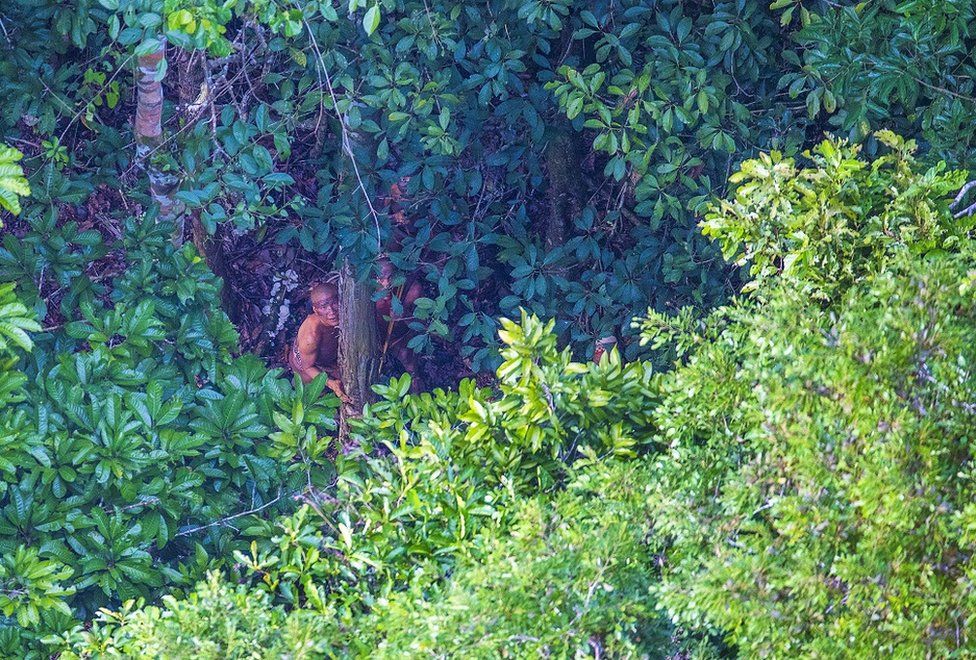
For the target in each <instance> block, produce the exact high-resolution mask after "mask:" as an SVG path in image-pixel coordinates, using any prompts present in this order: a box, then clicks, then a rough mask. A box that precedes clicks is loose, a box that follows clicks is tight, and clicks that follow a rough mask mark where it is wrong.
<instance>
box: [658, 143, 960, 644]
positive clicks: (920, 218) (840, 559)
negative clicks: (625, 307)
mask: <svg viewBox="0 0 976 660" xmlns="http://www.w3.org/2000/svg"><path fill="white" fill-rule="evenodd" d="M882 138H883V139H885V140H886V141H892V140H891V139H890V137H888V138H886V137H885V136H882ZM894 144H895V146H896V150H895V151H894V152H893V153H892V154H891V155H889V156H886V157H882V158H879V159H877V160H875V161H874V162H873V163H870V164H868V163H864V162H860V161H858V160H857V159H856V151H855V150H854V149H851V148H849V147H843V146H838V145H836V144H833V145H831V144H825V145H822V146H821V147H820V149H819V150H818V152H819V155H818V156H817V157H816V158H815V160H814V163H817V164H819V168H817V169H815V170H813V169H810V170H806V169H804V170H793V171H792V172H791V174H790V175H789V178H788V179H786V180H785V181H782V183H784V184H785V185H779V183H780V182H778V181H777V179H776V177H775V176H769V172H768V170H767V173H766V175H765V176H756V175H757V174H760V173H762V172H763V169H762V168H764V167H768V166H769V164H770V161H769V160H768V159H765V158H764V159H763V160H761V161H758V162H754V163H751V164H750V165H749V166H748V167H746V168H744V169H743V174H744V175H746V176H745V177H744V179H743V186H742V187H741V188H740V189H739V191H738V193H737V195H736V200H735V202H734V203H730V204H723V205H722V206H721V207H720V208H718V209H716V211H715V213H714V214H713V216H712V218H711V220H710V221H709V225H708V226H709V227H710V228H711V230H712V231H713V232H714V233H716V234H717V235H718V236H719V237H720V238H722V239H723V240H724V239H726V238H729V239H732V240H730V244H731V243H732V242H734V239H735V238H736V237H737V236H740V235H742V234H745V235H746V236H747V239H746V245H747V248H746V249H747V250H748V251H749V252H750V253H751V254H754V255H757V259H756V261H755V262H754V265H755V267H756V268H757V269H758V270H759V272H760V274H761V275H764V276H767V277H763V278H760V279H759V280H757V283H758V284H759V286H760V287H761V288H760V289H759V291H758V293H761V295H759V296H757V297H756V298H754V299H753V300H752V301H747V302H744V303H742V304H739V305H735V306H733V307H731V308H729V309H727V310H721V311H719V312H716V313H715V314H713V315H712V317H710V318H709V319H708V320H707V322H706V323H705V330H704V331H703V332H701V336H700V338H699V340H700V341H699V346H698V347H697V348H696V349H694V350H692V351H690V352H689V354H688V355H687V357H686V364H684V365H683V366H682V367H681V368H679V369H677V370H676V371H675V372H673V373H672V374H670V375H669V376H667V377H666V378H665V379H664V381H663V382H662V383H661V389H662V393H663V400H662V402H661V405H660V406H659V407H658V408H657V415H656V420H657V422H658V424H659V426H660V428H661V429H662V432H663V434H664V438H666V440H667V442H668V451H667V452H666V454H665V456H666V459H663V460H665V461H666V463H667V465H666V466H665V467H662V470H661V475H662V479H661V480H660V481H659V504H658V508H657V509H656V512H655V520H656V521H657V531H658V533H659V534H661V535H662V537H663V538H666V539H668V541H669V544H670V549H669V552H668V556H669V561H668V564H667V565H666V570H665V571H664V576H663V584H662V586H661V588H660V589H659V593H660V594H661V596H662V599H663V602H664V603H665V604H666V605H667V606H668V608H669V611H670V612H671V613H672V616H674V618H675V620H676V621H679V622H681V623H683V624H684V625H692V626H698V625H703V624H705V625H711V626H714V627H715V628H716V629H719V630H722V631H724V632H725V633H726V634H727V635H728V638H729V640H730V641H731V642H733V643H735V644H736V645H737V646H738V648H739V649H740V651H742V652H744V653H746V654H749V655H753V654H755V655H770V656H776V657H780V656H803V657H808V656H831V657H837V656H841V655H847V654H851V655H853V656H857V657H861V656H874V655H879V654H894V655H895V656H899V657H901V656H905V657H911V656H916V655H921V654H922V652H923V649H925V653H926V654H932V655H934V656H945V655H948V654H949V653H951V652H954V651H958V650H960V649H964V648H971V644H972V643H973V642H972V640H970V638H969V635H968V633H967V632H966V630H967V628H968V626H969V625H970V622H971V620H972V617H973V616H974V612H976V610H974V609H973V603H974V601H973V600H972V599H973V586H972V583H971V575H972V570H973V566H972V560H971V557H972V551H973V545H972V538H971V535H970V532H969V531H967V530H969V529H970V528H971V527H972V522H971V520H970V517H971V514H972V506H971V500H972V497H973V488H972V483H971V478H970V476H969V473H970V471H971V469H972V465H971V464H972V460H973V458H972V455H971V451H970V442H971V436H972V429H973V423H974V417H973V415H974V412H976V409H974V407H973V395H974V394H976V373H974V372H973V364H974V360H976V352H974V347H976V341H974V340H976V335H974V328H976V325H974V323H973V321H974V318H973V313H974V309H976V308H974V306H973V301H974V298H973V293H974V291H973V284H974V281H973V276H974V273H976V271H974V270H973V265H974V262H973V244H972V242H971V240H970V239H968V238H964V236H965V232H966V230H967V229H968V227H969V226H970V224H971V223H970V222H969V221H968V220H956V221H954V220H953V218H952V216H951V215H950V213H949V210H948V208H947V200H946V193H947V192H949V191H951V190H954V189H955V188H954V186H953V185H951V184H952V182H953V181H955V182H956V183H958V182H959V179H958V177H957V176H955V175H954V174H948V175H946V174H941V173H940V170H941V167H935V168H932V169H931V170H928V171H925V172H922V173H917V174H912V169H913V163H912V160H911V157H910V152H909V151H908V150H907V149H905V147H904V145H902V144H901V143H900V142H895V143H894ZM779 165H780V166H785V167H784V170H785V169H792V166H788V165H787V164H785V163H780V164H779ZM749 174H752V175H753V177H749V176H748V175H749ZM800 187H802V190H803V192H804V202H801V203H799V204H796V203H794V204H790V203H788V202H789V200H790V199H791V198H792V197H793V195H794V194H795V192H794V191H796V190H797V189H798V188H800ZM955 187H958V186H955ZM845 191H851V193H849V194H845ZM853 191H857V192H856V195H854V194H853ZM780 195H782V197H780ZM771 200H778V201H771ZM807 200H809V201H808V202H807ZM794 201H796V200H794ZM851 201H853V202H854V203H853V204H851ZM807 203H809V204H810V206H807ZM754 204H761V206H760V207H759V208H761V209H763V210H765V212H762V213H746V211H747V210H750V209H752V208H755V207H754V206H753V205H754ZM815 219H816V220H817V221H818V222H816V223H815V222H813V220H815ZM750 220H751V222H750ZM815 228H816V229H817V231H814V229H815ZM804 229H805V231H804ZM801 232H802V234H801ZM771 237H772V238H771ZM777 238H778V239H779V241H778V242H777V240H776V239H777ZM773 264H778V265H779V266H780V269H779V272H778V273H777V274H776V275H775V276H774V277H768V276H769V275H770V272H769V271H770V270H772V268H771V266H772V265H773ZM825 298H826V300H827V301H829V302H825V300H824V299H825ZM757 300H758V301H761V304H757V303H756V301H757ZM686 343H689V344H691V343H693V342H686Z"/></svg>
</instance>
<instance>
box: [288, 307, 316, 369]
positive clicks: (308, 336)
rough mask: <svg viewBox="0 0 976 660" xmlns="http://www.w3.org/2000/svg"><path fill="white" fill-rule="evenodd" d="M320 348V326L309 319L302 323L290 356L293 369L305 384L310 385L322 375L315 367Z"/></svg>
mask: <svg viewBox="0 0 976 660" xmlns="http://www.w3.org/2000/svg"><path fill="white" fill-rule="evenodd" d="M318 346H319V324H318V322H317V321H316V320H315V319H314V318H312V317H309V318H307V319H305V320H304V321H302V325H301V327H300V328H299V329H298V337H296V338H295V343H294V345H293V346H292V348H291V352H290V354H289V356H288V357H289V363H290V364H291V368H292V369H293V370H294V371H295V373H297V374H298V375H299V377H300V378H301V379H302V382H303V383H310V382H312V379H313V378H315V377H316V376H318V375H319V374H320V373H322V370H321V369H319V368H318V367H317V366H315V361H316V359H317V357H318V355H317V352H318Z"/></svg>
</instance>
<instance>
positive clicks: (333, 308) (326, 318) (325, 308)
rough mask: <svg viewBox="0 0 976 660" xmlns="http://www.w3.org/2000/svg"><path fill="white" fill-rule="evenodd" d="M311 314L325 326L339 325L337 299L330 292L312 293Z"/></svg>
mask: <svg viewBox="0 0 976 660" xmlns="http://www.w3.org/2000/svg"><path fill="white" fill-rule="evenodd" d="M312 312H313V313H314V314H315V315H316V316H317V317H318V318H319V320H321V321H322V322H323V323H325V324H326V325H333V326H334V325H339V297H338V296H336V294H335V293H333V292H331V291H316V292H314V293H313V294H312Z"/></svg>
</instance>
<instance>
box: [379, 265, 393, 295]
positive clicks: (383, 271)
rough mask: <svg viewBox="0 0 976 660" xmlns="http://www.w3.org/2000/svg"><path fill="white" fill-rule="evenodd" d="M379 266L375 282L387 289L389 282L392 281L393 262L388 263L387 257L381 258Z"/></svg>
mask: <svg viewBox="0 0 976 660" xmlns="http://www.w3.org/2000/svg"><path fill="white" fill-rule="evenodd" d="M379 267H380V268H379V270H380V272H379V275H377V277H376V282H377V284H379V285H380V288H381V289H389V288H390V283H391V282H392V281H393V264H392V263H390V260H389V259H382V260H381V261H380V263H379Z"/></svg>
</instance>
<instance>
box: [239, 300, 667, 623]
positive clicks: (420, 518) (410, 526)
mask: <svg viewBox="0 0 976 660" xmlns="http://www.w3.org/2000/svg"><path fill="white" fill-rule="evenodd" d="M503 325H504V327H505V328H506V329H505V330H504V331H503V340H504V341H505V342H506V344H507V345H506V347H505V348H504V349H503V350H502V357H503V358H504V362H503V363H502V365H501V367H500V368H499V371H498V375H499V381H500V382H499V389H500V394H499V395H497V396H496V395H492V394H491V393H490V392H489V391H488V390H484V389H478V388H477V387H475V385H474V383H473V382H472V381H464V382H462V383H461V385H460V387H459V388H458V390H457V391H456V392H454V391H452V392H444V391H442V390H437V391H435V392H434V393H432V394H430V393H425V394H421V395H406V392H407V390H408V388H409V377H407V376H405V377H404V378H402V379H400V380H394V381H392V382H391V383H390V385H389V386H377V388H376V389H377V392H378V393H379V394H380V395H381V396H382V397H383V399H382V400H381V401H380V402H379V403H377V404H374V405H372V406H370V407H369V409H368V410H367V411H366V414H365V415H364V417H363V419H362V420H361V421H360V422H358V423H357V425H356V428H355V433H356V434H357V436H358V437H359V439H360V442H361V443H362V445H361V447H360V449H359V450H357V451H354V452H351V453H344V454H343V455H340V456H338V457H337V458H336V470H337V476H338V480H337V483H336V486H335V490H334V491H332V492H330V493H328V495H327V497H325V498H324V499H320V500H314V499H310V500H309V506H308V507H305V508H303V509H302V510H300V511H299V512H298V513H297V514H295V515H294V516H292V517H291V518H286V519H284V520H280V521H278V522H277V523H272V522H270V521H267V522H262V523H259V524H257V525H255V526H252V527H251V528H248V529H246V530H244V532H245V533H246V534H251V535H253V536H255V537H256V538H255V543H254V545H253V546H252V550H251V552H250V554H248V553H245V552H240V553H238V561H239V563H241V564H242V565H244V566H246V567H248V568H249V569H250V570H251V571H253V572H254V574H255V575H256V576H258V577H259V578H260V580H259V583H260V584H261V585H262V586H263V588H266V589H269V590H271V591H274V592H277V593H278V594H279V595H280V596H281V597H282V598H283V600H284V601H285V602H289V603H292V604H304V603H306V602H310V603H311V604H313V605H319V606H325V605H326V604H340V606H348V607H349V608H351V610H352V611H358V610H360V609H362V607H363V606H364V605H365V606H370V605H372V603H373V600H374V598H375V597H376V594H384V593H388V592H390V591H391V590H393V589H397V588H399V587H401V586H402V585H403V584H405V583H406V582H408V581H409V580H410V579H411V578H412V576H413V575H414V574H415V573H416V572H417V571H418V570H425V571H427V572H428V575H429V579H431V580H437V579H438V578H439V577H440V576H442V575H444V574H445V573H446V572H447V571H448V570H450V568H451V567H452V566H453V565H454V563H455V562H456V561H457V558H458V557H463V556H467V555H470V554H471V553H472V552H476V551H477V550H476V549H477V546H478V545H479V543H480V541H479V540H478V539H479V534H480V532H482V530H483V529H499V528H504V526H505V525H506V524H507V521H508V517H509V510H510V509H511V507H512V506H514V505H515V503H517V502H518V501H519V500H520V499H521V498H524V497H527V496H530V495H532V494H534V493H538V492H540V491H548V490H551V489H553V488H556V487H559V486H560V485H561V484H562V483H563V482H564V481H565V478H566V471H567V467H568V465H569V464H570V463H572V462H573V461H575V460H577V459H579V458H585V459H586V460H590V461H598V460H605V459H608V458H611V457H620V458H625V457H632V456H634V455H635V452H636V450H637V449H638V448H641V447H644V446H646V445H647V443H648V441H649V439H650V436H651V426H650V414H651V411H652V406H653V402H654V398H653V396H652V394H653V392H654V385H653V378H652V377H651V369H650V366H649V365H645V364H642V363H632V364H628V365H622V364H621V363H620V359H619V356H618V355H617V354H616V352H613V353H612V354H610V355H609V356H608V357H607V358H606V359H605V360H603V361H602V362H601V364H599V365H596V364H592V363H587V364H581V363H576V362H573V361H572V360H571V358H570V354H569V351H568V350H562V351H560V350H557V348H556V340H555V336H554V335H553V333H552V325H553V324H552V323H551V322H550V323H542V322H541V321H539V320H538V319H536V318H534V317H529V316H525V317H523V319H522V323H521V324H515V323H512V322H509V321H505V322H503Z"/></svg>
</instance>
